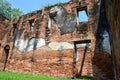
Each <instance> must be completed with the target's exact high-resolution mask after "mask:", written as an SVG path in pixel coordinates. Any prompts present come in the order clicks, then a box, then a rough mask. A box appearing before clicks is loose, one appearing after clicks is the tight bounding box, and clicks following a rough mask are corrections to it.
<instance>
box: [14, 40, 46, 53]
mask: <svg viewBox="0 0 120 80" xmlns="http://www.w3.org/2000/svg"><path fill="white" fill-rule="evenodd" d="M34 43H35V38H32V39H31V40H28V39H26V40H23V39H17V40H15V47H17V48H18V50H19V51H20V52H29V51H32V50H33V48H34ZM44 45H45V40H44V39H43V38H38V39H37V46H36V48H39V47H42V46H44Z"/></svg>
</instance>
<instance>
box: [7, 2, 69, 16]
mask: <svg viewBox="0 0 120 80" xmlns="http://www.w3.org/2000/svg"><path fill="white" fill-rule="evenodd" d="M8 1H9V2H10V3H11V5H12V8H20V10H21V11H23V13H24V14H26V13H28V12H31V11H35V10H39V9H40V8H42V7H43V6H46V5H48V4H49V5H51V4H55V3H59V2H68V1H69V0H8Z"/></svg>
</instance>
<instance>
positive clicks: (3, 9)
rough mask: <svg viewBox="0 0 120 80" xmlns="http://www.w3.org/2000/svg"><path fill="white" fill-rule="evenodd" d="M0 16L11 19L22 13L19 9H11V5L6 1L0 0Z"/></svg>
mask: <svg viewBox="0 0 120 80" xmlns="http://www.w3.org/2000/svg"><path fill="white" fill-rule="evenodd" d="M0 14H2V15H4V16H6V17H8V18H9V19H11V18H17V17H19V16H21V15H22V14H23V13H22V11H20V9H19V8H11V4H10V3H9V2H8V1H7V0H0Z"/></svg>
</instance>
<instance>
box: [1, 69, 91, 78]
mask: <svg viewBox="0 0 120 80" xmlns="http://www.w3.org/2000/svg"><path fill="white" fill-rule="evenodd" d="M0 80H92V79H90V78H84V77H83V78H79V79H68V78H58V77H49V76H42V75H32V74H22V73H13V72H2V71H1V72H0Z"/></svg>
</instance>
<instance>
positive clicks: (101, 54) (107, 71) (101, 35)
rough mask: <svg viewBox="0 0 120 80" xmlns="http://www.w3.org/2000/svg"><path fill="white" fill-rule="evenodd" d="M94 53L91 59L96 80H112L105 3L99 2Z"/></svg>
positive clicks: (102, 0)
mask: <svg viewBox="0 0 120 80" xmlns="http://www.w3.org/2000/svg"><path fill="white" fill-rule="evenodd" d="M96 39H97V40H96V46H95V52H94V56H93V59H92V64H93V76H94V77H95V79H96V80H113V79H114V75H113V74H114V73H113V63H112V56H111V46H110V25H109V22H108V20H107V17H106V12H105V3H104V0H101V5H100V16H99V22H98V30H97V35H96Z"/></svg>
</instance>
